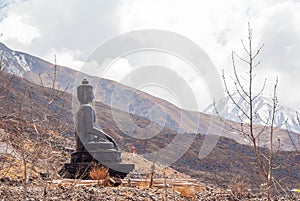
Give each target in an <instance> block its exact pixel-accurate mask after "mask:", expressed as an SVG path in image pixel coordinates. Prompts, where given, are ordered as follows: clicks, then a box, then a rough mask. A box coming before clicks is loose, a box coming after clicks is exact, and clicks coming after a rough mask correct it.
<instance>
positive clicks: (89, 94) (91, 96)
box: [86, 88, 95, 102]
mask: <svg viewBox="0 0 300 201" xmlns="http://www.w3.org/2000/svg"><path fill="white" fill-rule="evenodd" d="M94 98H95V96H94V93H93V89H92V88H89V89H88V90H87V94H86V99H87V102H92V101H93V100H94Z"/></svg>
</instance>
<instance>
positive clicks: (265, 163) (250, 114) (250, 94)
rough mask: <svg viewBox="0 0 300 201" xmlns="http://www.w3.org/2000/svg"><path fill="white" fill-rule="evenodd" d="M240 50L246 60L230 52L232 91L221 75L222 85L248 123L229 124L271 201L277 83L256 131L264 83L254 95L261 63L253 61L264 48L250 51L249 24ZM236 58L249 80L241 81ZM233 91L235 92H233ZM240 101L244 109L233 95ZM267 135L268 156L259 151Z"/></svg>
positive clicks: (251, 40) (250, 35)
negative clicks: (248, 153)
mask: <svg viewBox="0 0 300 201" xmlns="http://www.w3.org/2000/svg"><path fill="white" fill-rule="evenodd" d="M241 43H242V46H243V49H244V51H245V54H246V57H243V56H240V55H239V54H237V53H236V52H232V64H233V73H234V77H233V81H234V87H235V88H234V90H233V91H232V90H230V89H229V87H228V81H227V80H226V77H225V75H224V72H223V76H222V77H223V81H224V85H225V90H226V93H227V95H228V96H229V97H230V99H231V101H232V102H233V104H234V105H235V106H236V107H237V108H238V110H239V112H240V113H241V116H240V119H242V117H244V118H246V120H247V123H242V124H240V127H238V128H236V127H233V126H232V125H230V127H231V128H232V129H235V130H236V131H238V132H239V133H240V134H241V135H242V136H243V137H244V138H245V139H247V141H248V142H249V144H250V146H251V147H252V150H253V154H254V157H255V161H256V164H257V165H258V168H259V170H260V173H261V175H262V176H263V179H264V181H265V185H266V189H267V190H266V191H267V199H268V200H271V189H272V186H273V168H274V153H275V147H274V146H275V145H274V121H275V117H276V112H277V104H278V100H277V84H278V79H276V83H275V85H274V90H273V94H272V100H273V101H272V107H271V108H272V109H271V110H270V111H269V113H270V114H269V118H268V119H267V120H264V122H265V126H263V128H262V129H260V130H257V129H256V128H255V126H254V122H255V118H258V115H257V114H256V112H257V111H256V109H255V100H256V99H257V98H258V97H260V96H261V95H262V93H263V91H264V88H265V85H266V80H264V84H263V86H262V88H261V89H260V90H259V91H258V93H255V91H254V87H255V86H254V83H255V81H254V80H255V73H254V70H255V67H257V66H258V65H259V64H260V61H258V62H256V60H257V56H258V55H259V53H260V51H261V50H262V48H263V46H264V45H261V46H260V47H259V48H258V49H257V50H256V51H254V50H253V49H254V48H253V38H252V29H251V27H250V24H248V44H247V45H246V44H245V43H244V41H243V40H242V41H241ZM236 59H238V60H240V61H241V62H242V63H245V64H246V65H247V66H248V71H247V73H248V77H247V78H244V77H243V76H241V75H239V73H238V71H237V66H236ZM233 92H234V93H233ZM234 94H235V95H237V96H238V97H240V98H242V100H243V101H244V102H245V103H246V105H247V106H246V108H245V107H241V106H240V105H239V103H238V102H237V101H236V99H235V97H234V96H235V95H234ZM266 132H267V133H268V138H269V142H270V145H269V148H268V153H263V152H261V151H260V149H259V138H260V136H261V135H262V134H263V133H266Z"/></svg>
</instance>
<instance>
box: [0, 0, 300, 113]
mask: <svg viewBox="0 0 300 201" xmlns="http://www.w3.org/2000/svg"><path fill="white" fill-rule="evenodd" d="M5 1H6V2H9V0H5ZM12 2H13V3H10V4H8V5H7V6H6V7H5V8H2V9H1V16H2V17H3V19H2V20H1V21H0V27H1V33H3V37H1V38H0V39H1V41H3V42H5V43H6V44H7V45H8V46H9V47H10V48H12V49H16V50H22V51H26V52H28V53H31V54H34V55H37V56H40V57H42V58H46V59H48V60H49V61H53V54H54V53H55V54H56V55H57V62H58V64H63V65H66V66H71V67H74V68H77V69H78V68H80V66H79V65H81V63H82V62H84V61H85V59H86V58H87V57H88V56H89V54H90V53H91V52H92V51H93V50H94V49H95V48H97V47H98V46H99V45H101V44H102V43H103V42H104V41H107V40H108V39H110V38H112V37H113V36H116V35H118V34H121V33H124V32H127V31H132V30H137V29H149V28H150V29H151V28H153V29H163V30H169V31H174V32H176V33H179V34H181V35H183V36H186V37H188V38H189V39H191V40H193V41H194V42H196V43H197V44H198V45H199V46H200V47H201V48H202V49H203V50H204V51H205V52H206V53H207V54H208V55H209V57H210V58H211V60H212V61H213V63H214V64H215V65H216V68H217V70H218V71H219V72H220V74H221V70H222V69H224V70H225V72H226V73H227V74H232V65H231V57H230V56H231V51H232V50H235V51H236V52H239V53H241V55H242V56H245V54H244V53H243V47H242V46H241V43H240V39H242V38H243V39H245V40H246V39H247V23H248V22H249V21H250V22H251V25H252V28H253V34H254V37H255V39H254V41H253V42H254V44H255V45H260V44H262V43H264V44H265V47H264V48H263V51H262V53H261V55H260V57H259V59H261V61H262V63H261V65H260V67H259V68H257V69H256V72H257V78H256V79H257V80H258V81H257V87H256V89H258V88H259V87H260V85H261V82H262V81H259V80H263V78H264V77H268V78H269V85H268V86H267V89H266V92H265V95H267V96H268V95H269V94H271V88H272V86H273V80H274V79H275V77H276V76H277V75H278V76H279V79H280V83H279V91H278V92H279V100H280V101H281V102H282V103H283V104H285V105H288V106H290V107H293V108H296V109H298V110H300V105H299V104H298V100H299V99H300V93H299V89H298V86H300V79H299V78H298V76H299V75H300V58H299V56H298V53H299V52H300V28H299V27H300V14H299V12H298V11H299V9H300V2H299V1H296V0H273V1H261V0H252V1H235V0H224V1H219V0H212V1H204V0H189V1H181V0H165V1H152V0H130V1H121V0H114V1H105V0H100V1H96V0H87V1H76V0H64V1H60V0H53V1H40V0H26V1H12ZM122 62H123V63H122ZM122 62H121V63H119V64H118V65H117V67H115V68H114V69H113V70H111V71H110V72H109V74H108V75H109V77H115V78H114V79H120V78H121V77H122V75H123V74H125V75H126V74H127V73H128V71H129V70H131V69H130V66H131V64H128V63H126V62H125V60H123V61H122ZM78 66H79V67H78ZM239 69H240V71H241V72H242V71H243V70H244V69H245V68H244V67H242V66H241V65H239ZM179 73H180V72H179ZM181 73H182V72H181ZM184 73H185V75H184V76H185V77H186V78H187V79H189V80H188V82H189V83H190V84H191V86H192V88H193V89H197V85H198V84H200V83H197V82H196V81H195V80H194V79H191V78H193V75H192V74H191V73H188V72H184ZM114 74H115V75H114ZM231 87H232V85H231ZM197 90H198V92H196V94H197V96H198V95H199V94H200V93H201V95H203V94H202V93H203V91H204V89H203V90H202V89H200V90H199V89H197ZM291 94H293V95H291ZM203 96H204V95H203ZM206 101H209V100H206ZM204 103H205V101H202V102H201V104H204Z"/></svg>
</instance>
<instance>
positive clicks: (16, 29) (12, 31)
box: [0, 13, 40, 45]
mask: <svg viewBox="0 0 300 201" xmlns="http://www.w3.org/2000/svg"><path fill="white" fill-rule="evenodd" d="M28 18H29V17H28V16H26V15H23V16H20V15H17V14H16V13H9V17H7V18H5V19H3V20H2V21H1V22H0V27H1V31H2V33H4V34H3V40H4V41H16V42H17V43H19V44H21V45H29V44H30V43H31V42H32V40H33V39H35V38H38V37H39V36H40V32H39V29H38V28H37V27H34V26H32V25H30V23H29V21H28Z"/></svg>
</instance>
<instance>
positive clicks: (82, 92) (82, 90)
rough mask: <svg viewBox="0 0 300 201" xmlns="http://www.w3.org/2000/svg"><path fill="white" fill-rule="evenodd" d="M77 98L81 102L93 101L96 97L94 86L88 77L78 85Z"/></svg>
mask: <svg viewBox="0 0 300 201" xmlns="http://www.w3.org/2000/svg"><path fill="white" fill-rule="evenodd" d="M77 98H78V100H79V102H80V103H81V104H87V103H91V102H92V101H93V99H94V93H93V86H92V85H89V81H87V80H86V79H84V80H83V81H82V83H81V85H79V86H78V87H77Z"/></svg>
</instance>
